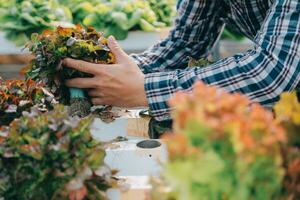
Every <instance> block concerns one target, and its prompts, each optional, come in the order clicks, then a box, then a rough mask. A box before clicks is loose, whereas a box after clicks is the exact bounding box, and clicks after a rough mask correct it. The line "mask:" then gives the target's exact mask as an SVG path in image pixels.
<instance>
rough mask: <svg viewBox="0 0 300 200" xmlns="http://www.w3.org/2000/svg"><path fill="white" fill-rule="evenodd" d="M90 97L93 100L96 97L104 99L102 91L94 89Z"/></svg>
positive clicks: (90, 92) (89, 93)
mask: <svg viewBox="0 0 300 200" xmlns="http://www.w3.org/2000/svg"><path fill="white" fill-rule="evenodd" d="M88 95H89V96H90V97H92V98H95V97H103V95H102V93H101V91H99V90H95V89H92V90H90V91H89V92H88Z"/></svg>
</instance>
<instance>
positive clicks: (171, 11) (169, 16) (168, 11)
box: [149, 0, 176, 26]
mask: <svg viewBox="0 0 300 200" xmlns="http://www.w3.org/2000/svg"><path fill="white" fill-rule="evenodd" d="M149 4H150V6H151V8H152V10H153V11H154V12H155V14H156V16H157V20H158V21H159V22H163V23H165V24H166V25H167V26H170V25H172V23H173V19H174V17H175V15H176V12H175V4H176V1H174V0H149Z"/></svg>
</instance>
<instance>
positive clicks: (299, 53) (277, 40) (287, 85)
mask: <svg viewBox="0 0 300 200" xmlns="http://www.w3.org/2000/svg"><path fill="white" fill-rule="evenodd" d="M178 7H179V10H178V12H179V16H178V18H177V19H176V24H175V28H174V29H173V30H172V31H171V33H170V35H169V37H168V38H167V39H166V40H163V41H162V42H160V43H159V44H157V45H155V46H153V47H152V48H150V49H149V50H147V51H145V52H144V53H142V54H139V55H132V56H131V57H129V56H128V55H127V54H126V53H124V51H122V49H121V48H120V47H119V45H118V44H117V42H116V40H115V39H114V38H113V37H109V47H110V48H111V50H112V52H113V53H114V54H115V55H116V59H117V64H115V65H97V64H90V63H86V62H83V61H78V60H73V59H65V60H64V64H65V65H66V66H68V67H71V68H75V69H78V70H82V71H85V72H87V73H91V74H93V75H94V77H93V78H85V79H81V78H79V79H73V80H69V81H67V82H66V84H67V85H68V86H72V87H78V88H87V89H89V95H90V97H91V98H92V102H93V103H94V104H107V105H114V106H124V107H136V106H148V105H149V107H150V109H151V111H152V113H153V114H154V116H155V118H156V119H157V120H158V121H162V120H168V119H170V110H171V108H169V107H168V100H169V99H170V98H171V97H172V95H173V94H174V93H175V92H177V91H179V90H183V91H186V92H189V91H191V90H192V87H193V84H194V83H195V82H196V81H197V80H201V81H203V82H205V83H206V84H209V85H218V86H220V87H222V88H224V89H225V90H227V91H228V92H239V93H242V94H245V95H247V96H248V97H249V98H250V99H252V100H253V101H255V102H259V103H261V104H262V105H264V106H272V105H273V104H274V103H275V102H276V101H277V100H278V99H279V96H280V94H281V93H282V92H284V91H292V90H294V89H295V88H297V85H298V84H299V81H300V1H299V0H182V1H180V3H179V6H178ZM225 23H226V24H228V25H229V26H231V27H232V28H234V29H235V30H236V31H238V32H240V33H242V34H244V35H245V36H247V37H248V38H250V39H251V40H252V41H253V42H254V43H255V47H254V48H253V49H250V50H249V51H247V52H245V53H242V54H238V55H235V56H233V57H229V58H226V59H223V60H220V61H218V62H217V63H215V64H213V65H211V66H208V67H206V68H200V67H195V68H187V63H188V59H187V57H188V56H190V57H193V58H195V59H198V58H201V57H205V56H206V55H207V53H208V52H209V50H210V49H211V48H212V47H213V45H214V43H215V42H216V40H217V39H218V37H219V35H220V33H221V31H222V28H223V26H224V24H225Z"/></svg>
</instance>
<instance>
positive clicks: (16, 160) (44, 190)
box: [0, 105, 116, 200]
mask: <svg viewBox="0 0 300 200" xmlns="http://www.w3.org/2000/svg"><path fill="white" fill-rule="evenodd" d="M92 121H93V118H91V117H89V118H85V119H83V120H79V119H78V118H71V117H70V116H69V115H68V113H67V112H66V111H65V109H64V107H63V106H61V105H60V106H57V107H55V110H53V111H50V112H48V113H40V112H38V111H37V110H32V112H30V113H26V114H25V115H24V116H23V117H21V118H20V119H19V120H15V121H13V122H12V123H11V124H10V126H9V127H5V128H4V127H3V128H2V130H1V131H0V168H1V171H0V197H2V198H4V199H6V200H16V199H18V200H27V199H36V200H40V199H53V200H54V199H55V200H56V199H61V200H64V199H66V200H67V199H71V200H83V199H86V200H102V199H106V195H105V191H106V189H108V188H110V187H112V186H115V185H116V180H115V179H114V178H112V176H113V174H114V172H113V171H111V170H110V169H109V168H108V167H107V166H106V165H105V163H104V161H103V160H104V157H105V150H104V149H103V146H102V144H101V143H100V142H98V141H96V140H94V139H93V138H92V136H91V133H90V131H89V126H90V124H91V122H92Z"/></svg>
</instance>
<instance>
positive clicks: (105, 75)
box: [63, 36, 148, 108]
mask: <svg viewBox="0 0 300 200" xmlns="http://www.w3.org/2000/svg"><path fill="white" fill-rule="evenodd" d="M108 46H109V48H110V49H111V51H112V53H113V54H114V55H115V58H116V64H112V65H107V64H93V63H89V62H85V61H80V60H74V59H71V58H66V59H64V61H63V64H64V66H66V67H70V68H73V69H76V70H79V71H82V72H86V73H89V74H92V75H93V77H92V78H75V79H71V80H67V81H66V85H67V86H68V87H75V88H84V89H89V92H88V94H89V96H90V97H91V100H92V103H93V104H94V105H112V106H119V107H127V108H130V107H139V106H147V105H148V102H147V98H146V94H145V90H144V79H145V75H144V74H143V72H142V71H141V70H140V69H139V67H138V66H137V64H136V63H135V62H134V60H132V58H131V57H129V56H128V55H127V54H126V53H125V52H124V51H123V50H122V49H121V47H120V46H119V44H118V43H117V41H116V40H115V38H114V37H112V36H110V37H109V38H108Z"/></svg>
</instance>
